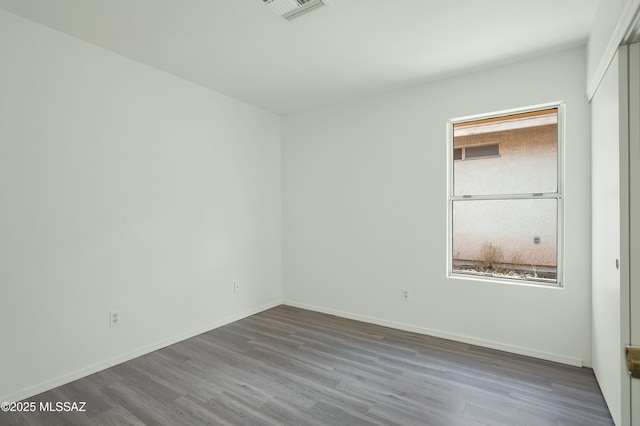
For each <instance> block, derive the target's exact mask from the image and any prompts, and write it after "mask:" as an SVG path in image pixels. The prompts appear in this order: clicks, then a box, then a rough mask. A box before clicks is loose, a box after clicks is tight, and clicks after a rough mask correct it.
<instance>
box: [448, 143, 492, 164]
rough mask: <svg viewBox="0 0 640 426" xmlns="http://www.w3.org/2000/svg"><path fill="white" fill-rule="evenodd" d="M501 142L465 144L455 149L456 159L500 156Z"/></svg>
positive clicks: (454, 155) (454, 156)
mask: <svg viewBox="0 0 640 426" xmlns="http://www.w3.org/2000/svg"><path fill="white" fill-rule="evenodd" d="M499 156H500V144H498V143H493V144H489V145H477V146H464V147H461V148H454V149H453V159H454V160H473V159H475V158H486V157H499Z"/></svg>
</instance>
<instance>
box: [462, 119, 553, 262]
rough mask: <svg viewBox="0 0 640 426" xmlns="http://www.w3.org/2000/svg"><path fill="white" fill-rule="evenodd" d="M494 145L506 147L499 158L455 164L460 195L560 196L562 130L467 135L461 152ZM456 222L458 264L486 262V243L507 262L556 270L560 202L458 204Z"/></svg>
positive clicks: (530, 201) (540, 129) (531, 130)
mask: <svg viewBox="0 0 640 426" xmlns="http://www.w3.org/2000/svg"><path fill="white" fill-rule="evenodd" d="M488 143H499V144H500V156H499V157H492V158H479V159H470V160H462V161H455V162H454V188H455V194H456V195H487V194H492V193H493V194H496V193H498V194H521V193H534V192H535V193H539V192H555V191H556V188H557V158H558V150H557V145H558V144H557V125H555V124H554V125H546V126H538V127H531V128H525V129H517V130H509V131H503V132H495V133H485V134H480V135H472V136H461V137H457V138H456V140H455V147H456V148H458V147H466V146H473V145H482V144H488ZM453 222H454V228H453V229H454V232H453V256H454V259H456V260H474V261H475V260H481V259H482V253H481V251H482V246H483V244H486V243H491V244H493V245H495V246H497V247H499V248H500V249H501V250H502V252H503V254H504V260H505V262H507V263H519V264H524V265H539V266H556V263H557V262H556V255H557V230H556V227H557V225H556V224H557V205H556V201H555V200H548V199H545V200H513V201H511V200H509V201H481V200H469V201H466V200H465V201H458V202H455V203H454V209H453ZM536 237H538V238H539V243H536Z"/></svg>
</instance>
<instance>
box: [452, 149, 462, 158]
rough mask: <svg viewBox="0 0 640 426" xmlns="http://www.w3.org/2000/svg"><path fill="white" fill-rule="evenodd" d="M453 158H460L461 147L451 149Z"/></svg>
mask: <svg viewBox="0 0 640 426" xmlns="http://www.w3.org/2000/svg"><path fill="white" fill-rule="evenodd" d="M453 159H454V160H462V148H456V149H454V150H453Z"/></svg>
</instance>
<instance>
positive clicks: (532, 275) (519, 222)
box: [452, 199, 558, 283]
mask: <svg viewBox="0 0 640 426" xmlns="http://www.w3.org/2000/svg"><path fill="white" fill-rule="evenodd" d="M452 209H453V211H452V216H453V217H452V218H453V228H452V229H453V232H452V237H453V241H452V249H453V250H452V253H453V272H454V273H462V274H472V275H485V276H486V275H488V276H494V277H506V278H513V279H522V280H528V281H539V282H546V283H549V282H550V283H555V282H556V277H557V254H558V253H557V252H558V249H557V233H558V230H557V221H558V201H557V200H556V199H524V200H520V199H516V200H459V201H453V207H452Z"/></svg>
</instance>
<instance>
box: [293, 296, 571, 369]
mask: <svg viewBox="0 0 640 426" xmlns="http://www.w3.org/2000/svg"><path fill="white" fill-rule="evenodd" d="M282 303H284V304H285V305H287V306H293V307H296V308H301V309H307V310H310V311H316V312H322V313H324V314H329V315H335V316H337V317H341V318H348V319H352V320H356V321H362V322H366V323H370V324H376V325H381V326H384V327H389V328H395V329H398V330H403V331H410V332H413V333H418V334H425V335H428V336H433V337H441V338H443V339H447V340H454V341H456V342H462V343H468V344H471V345H476V346H482V347H485V348H490V349H497V350H499V351H504V352H511V353H514V354H518V355H525V356H530V357H533V358H538V359H544V360H547V361H553V362H559V363H562V364H568V365H572V366H574V367H582V366H583V361H582V360H581V359H579V358H572V357H568V356H565V355H558V354H553V353H549V352H543V351H539V350H536V349H533V348H524V347H521V346H515V345H510V344H506V343H501V342H494V341H491V340H485V339H478V338H476V337H470V336H464V335H460V334H454V333H449V332H446V331H440V330H433V329H430V328H425V327H418V326H415V325H411V324H404V323H401V322H396V321H388V320H384V319H381V318H375V317H369V316H365V315H358V314H354V313H351V312H345V311H339V310H336V309H331V308H325V307H321V306H314V305H308V304H306V303H300V302H295V301H293V300H286V299H285V300H284V301H283V302H282Z"/></svg>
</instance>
